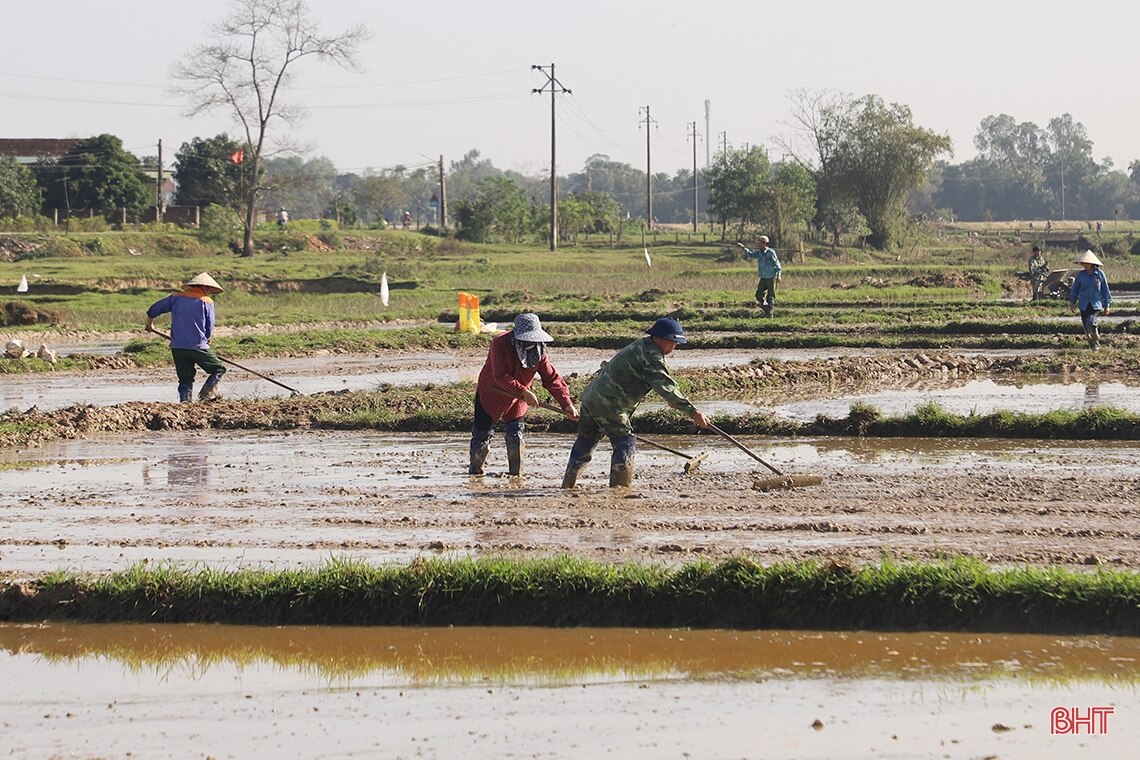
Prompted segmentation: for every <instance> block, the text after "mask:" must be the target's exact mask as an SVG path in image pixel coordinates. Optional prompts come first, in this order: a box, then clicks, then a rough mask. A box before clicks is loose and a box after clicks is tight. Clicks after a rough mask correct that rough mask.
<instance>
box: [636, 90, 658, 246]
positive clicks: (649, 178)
mask: <svg viewBox="0 0 1140 760" xmlns="http://www.w3.org/2000/svg"><path fill="white" fill-rule="evenodd" d="M642 111H645V208H646V216H645V224H646V227H647V228H648V229H653V171H652V170H651V168H650V167H651V166H652V164H651V162H650V150H649V125H650V124H654V123H656V122H654V121H653V119H651V118H650V117H649V106H642V107H641V108H638V109H637V112H638V115H639V119H640V114H641V112H642Z"/></svg>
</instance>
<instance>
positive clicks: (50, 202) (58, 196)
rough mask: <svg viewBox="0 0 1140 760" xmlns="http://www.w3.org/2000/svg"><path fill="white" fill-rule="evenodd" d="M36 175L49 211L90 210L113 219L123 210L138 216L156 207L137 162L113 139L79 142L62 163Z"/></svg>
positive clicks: (38, 167) (43, 166)
mask: <svg viewBox="0 0 1140 760" xmlns="http://www.w3.org/2000/svg"><path fill="white" fill-rule="evenodd" d="M33 171H34V172H35V174H36V181H37V182H39V184H40V186H41V187H42V188H43V190H44V203H45V205H46V206H47V207H48V208H62V209H67V210H68V211H70V210H71V209H91V210H93V211H95V212H97V213H99V214H102V215H103V216H104V217H106V218H108V219H111V218H114V217H115V216H116V214H117V213H118V211H119V210H120V209H126V210H127V213H128V214H132V215H137V214H138V213H139V212H140V211H141V210H142V209H143V207H144V206H147V205H150V204H152V203H153V200H152V191H151V188H150V181H149V180H148V179H147V178H146V177H144V175H143V173H142V167H141V166H140V164H139V160H138V158H136V157H135V156H133V155H132V154H130V153H128V152H127V151H126V150H124V149H123V141H122V140H120V139H119V138H118V137H115V136H114V135H107V134H104V135H99V136H97V137H89V138H87V139H86V140H80V141H79V142H77V143H76V144H75V145H73V146H72V148H71V150H69V151H68V152H67V155H65V156H63V157H62V158H60V159H59V161H57V162H55V163H46V164H37V165H36V167H35V169H34V170H33Z"/></svg>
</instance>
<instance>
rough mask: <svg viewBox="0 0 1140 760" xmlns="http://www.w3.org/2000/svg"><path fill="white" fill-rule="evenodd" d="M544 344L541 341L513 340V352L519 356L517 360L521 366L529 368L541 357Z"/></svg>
mask: <svg viewBox="0 0 1140 760" xmlns="http://www.w3.org/2000/svg"><path fill="white" fill-rule="evenodd" d="M543 349H544V346H543V344H542V343H527V342H525V341H521V340H516V341H515V353H516V354H518V356H519V362H521V363H522V365H523V367H525V368H527V369H530V368H531V367H533V366H535V365H536V364H538V362H539V360H540V359H542V354H543Z"/></svg>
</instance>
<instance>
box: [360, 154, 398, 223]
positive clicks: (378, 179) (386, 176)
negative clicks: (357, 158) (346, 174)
mask: <svg viewBox="0 0 1140 760" xmlns="http://www.w3.org/2000/svg"><path fill="white" fill-rule="evenodd" d="M402 174H403V169H402V168H399V167H397V169H396V170H385V171H384V172H383V173H381V174H370V175H367V176H365V177H362V178H361V179H360V181H358V182H357V183H356V186H355V187H354V188H353V190H352V198H353V200H354V201H355V203H356V207H357V208H358V209H359V210H360V217H361V219H362V220H363V221H364V222H365V223H366V224H375V223H376V222H378V221H379V220H381V219H390V220H391V221H392V222H393V223H396V222H397V221H398V217H399V216H400V214H402V213H403V209H404V207H405V206H406V205H407V203H408V195H407V192H406V191H405V190H404V184H403V177H402Z"/></svg>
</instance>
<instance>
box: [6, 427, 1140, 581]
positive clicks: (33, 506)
mask: <svg viewBox="0 0 1140 760" xmlns="http://www.w3.org/2000/svg"><path fill="white" fill-rule="evenodd" d="M655 440H660V441H661V442H663V443H665V445H667V446H671V447H672V448H675V449H677V450H679V451H682V452H688V453H690V454H696V453H707V454H708V458H707V459H706V460H705V461H704V462H703V463H702V464H701V466H700V468H699V470H698V471H697V472H695V473H691V474H684V473H683V472H682V467H683V464H684V462H683V461H682V459H681V458H680V457H678V456H675V455H672V454H669V453H666V452H663V451H657V450H654V449H651V448H649V447H645V446H643V447H640V448H639V451H638V455H637V467H638V476H637V480H636V482H635V486H636V487H635V488H634V489H633V490H632V491H631V492H628V493H627V492H625V491H623V490H622V489H616V490H615V489H609V488H608V487H607V469H608V451H607V450H606V447H605V445H604V444H603V446H602V447H601V448H600V449H599V452H598V454H597V455H596V457H595V460H596V461H595V462H593V463H592V464H591V465H590V466H589V467H588V468H587V470H586V471H585V472H584V473H583V475H582V477H581V478H580V481H579V487H578V488H577V489H575V490H573V491H566V490H563V489H560V488H559V487H558V484H559V483H560V481H561V476H562V472H563V469H564V468H565V465H566V458H567V456H568V452H569V448H570V444H571V437H570V436H561V435H555V434H549V435H528V437H527V455H526V476H525V477H523V478H508V477H504V475H503V472H504V470H505V467H506V462H505V454H504V451H503V447H502V436H501V435H500V436H497V437H496V438H495V440H494V441H493V445H492V451H491V456H490V458H489V460H488V464H487V473H488V474H487V475H486V476H485V477H482V478H473V477H469V476H467V475H466V467H467V449H468V440H467V437H466V436H463V435H457V434H414V435H413V434H391V433H378V432H370V431H362V432H340V431H337V432H328V431H305V432H298V433H284V432H270V433H263V432H255V433H248V432H222V431H192V432H164V433H152V434H147V435H139V434H134V435H130V436H108V437H102V438H92V439H88V440H76V441H58V442H53V443H50V444H48V445H45V446H43V447H39V448H35V449H30V450H22V451H3V452H0V474H2V476H3V483H4V488H3V489H0V515H2V516H3V520H4V526H5V527H4V530H3V531H2V532H0V573H2V574H4V575H6V576H8V577H27V576H29V575H34V574H38V573H44V572H49V571H52V570H56V569H60V568H66V569H72V570H79V571H91V572H109V571H114V570H122V569H124V568H125V567H127V566H128V565H130V564H132V563H134V562H138V561H143V560H146V561H149V562H157V561H172V562H178V563H187V564H202V565H208V566H214V567H222V568H248V567H275V568H292V567H297V566H311V565H314V564H317V563H319V562H322V561H324V560H327V559H328V558H329V557H330V556H338V557H352V558H357V559H361V560H365V561H370V562H393V561H400V562H402V561H407V560H410V559H411V558H413V557H416V556H421V555H425V554H427V555H437V554H444V555H461V556H484V555H496V556H497V555H503V554H519V555H531V556H549V555H555V554H558V555H564V554H573V555H579V556H585V557H589V558H593V559H598V560H602V561H655V562H661V561H666V562H680V561H691V560H692V559H693V558H695V557H702V558H710V559H716V558H720V557H724V556H727V555H733V554H745V555H749V556H756V557H759V558H761V559H764V560H767V559H772V560H785V559H797V558H799V559H803V558H819V557H836V556H838V557H841V558H847V559H854V560H867V561H879V560H881V558H882V556H883V554H884V553H888V554H893V555H894V556H896V557H899V558H913V559H929V558H932V557H937V556H942V555H944V554H946V553H965V554H970V555H973V556H978V557H980V558H983V559H985V560H986V561H989V562H992V563H996V564H1002V563H1022V562H1030V563H1060V564H1068V565H1077V566H1081V567H1084V566H1087V565H1089V564H1098V563H1109V564H1113V565H1118V566H1123V567H1134V568H1140V527H1138V525H1140V521H1138V519H1137V518H1138V517H1140V511H1138V510H1140V507H1138V506H1137V505H1138V504H1140V464H1138V463H1140V444H1137V443H1125V442H1041V441H987V440H922V439H907V440H900V441H880V440H858V439H836V440H832V439H823V440H803V439H801V440H795V441H788V440H772V439H759V438H755V439H754V438H745V443H746V445H748V446H749V447H751V448H752V450H754V451H755V452H756V453H757V454H758V455H759V456H761V457H762V458H764V459H765V460H766V461H768V462H769V463H771V464H772V465H773V466H775V467H777V468H780V469H782V470H783V471H785V472H791V473H815V474H819V475H821V476H823V477H824V478H825V480H824V483H823V484H822V485H821V486H818V487H815V488H810V489H799V490H795V491H788V492H778V493H771V494H761V493H757V492H756V491H754V490H753V489H752V484H753V481H754V480H755V478H756V477H757V476H766V475H768V472H767V471H766V470H763V469H762V468H761V467H760V466H759V465H758V464H757V463H755V462H753V461H752V460H751V459H749V458H748V457H747V456H746V455H745V454H744V453H743V452H740V451H738V450H737V449H735V448H733V447H732V446H731V445H730V444H728V443H727V442H726V441H723V440H722V439H719V438H716V437H710V436H708V435H702V436H699V437H698V436H688V437H684V436H679V437H672V436H662V437H660V438H659V439H657V438H655ZM1078 479H1079V480H1080V482H1081V483H1082V484H1084V485H1083V487H1084V488H1086V489H1087V493H1095V494H1096V498H1095V499H1094V500H1091V501H1089V500H1087V499H1074V490H1073V489H1074V483H1075V482H1077V480H1078ZM947 494H953V495H954V497H953V498H947Z"/></svg>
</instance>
